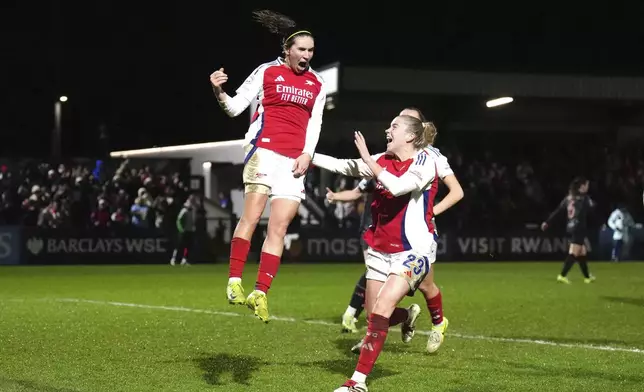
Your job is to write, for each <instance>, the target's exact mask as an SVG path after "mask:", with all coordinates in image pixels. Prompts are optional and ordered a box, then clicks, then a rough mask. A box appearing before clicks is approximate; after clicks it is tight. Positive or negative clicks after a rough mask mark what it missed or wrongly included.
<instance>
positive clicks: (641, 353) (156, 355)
mask: <svg viewBox="0 0 644 392" xmlns="http://www.w3.org/2000/svg"><path fill="white" fill-rule="evenodd" d="M590 267H591V270H592V272H593V273H594V274H595V275H596V276H597V281H596V282H595V283H594V284H591V285H587V284H584V283H583V282H582V279H581V275H580V273H579V270H578V268H577V267H575V268H574V269H573V271H572V272H571V274H570V275H569V276H570V278H571V279H572V280H573V284H571V285H562V284H557V283H556V282H555V279H554V278H555V276H556V275H557V273H558V272H559V268H560V264H559V263H519V262H517V263H496V264H492V263H480V264H477V263H462V264H457V263H449V264H448V263H440V262H439V263H437V264H436V280H437V283H438V285H439V286H440V287H441V290H442V292H443V301H444V306H445V315H446V316H447V317H448V318H449V319H450V329H449V330H448V334H447V337H446V340H445V343H444V344H443V346H442V347H441V349H440V351H439V352H438V353H437V354H436V355H428V354H426V353H425V351H424V348H425V343H426V336H424V335H422V334H417V335H416V337H415V338H414V340H413V341H412V342H411V343H410V344H408V345H405V344H403V343H402V342H401V340H400V329H399V327H394V328H392V330H391V331H390V332H389V336H388V339H387V343H386V345H385V349H384V351H383V353H382V355H381V356H380V359H379V361H378V362H377V364H376V367H375V370H374V373H373V374H372V376H371V377H370V378H369V380H368V385H369V390H370V391H373V392H377V391H398V390H400V391H432V392H438V391H494V392H497V391H522V392H527V391H539V392H542V391H557V392H562V391H584V392H587V391H641V390H643V389H642V388H644V263H624V264H611V263H591V264H590ZM256 271H257V266H256V264H249V265H248V266H247V268H246V271H245V278H244V286H245V288H246V292H247V293H248V292H250V290H251V289H252V284H253V283H254V281H255V276H256ZM361 272H362V268H361V266H360V265H359V264H355V265H338V264H324V265H310V264H307V265H297V264H288V265H283V266H282V267H281V270H280V272H279V274H278V276H277V277H276V280H275V281H274V284H273V288H272V289H271V291H270V293H269V309H270V311H271V315H272V316H276V318H275V319H274V320H272V321H271V322H270V323H269V324H267V325H265V324H263V323H262V322H260V321H259V320H257V319H255V318H254V317H251V316H250V311H249V310H248V309H246V308H245V307H241V306H231V305H228V304H227V302H226V300H225V295H224V293H225V285H226V281H227V266H225V265H195V266H192V267H187V268H186V267H184V268H181V267H174V268H172V267H170V266H167V265H155V266H61V267H6V268H0V391H2V392H23V391H24V392H26V391H39V392H40V391H43V392H72V391H87V392H103V391H105V392H107V391H110V392H114V391H128V392H129V391H141V392H147V391H150V392H151V391H155V392H156V391H177V392H178V391H182V392H184V391H191V392H192V391H194V392H198V391H261V392H267V391H293V390H306V391H333V390H334V389H335V388H337V387H339V386H340V385H341V384H342V383H343V382H344V381H345V379H346V378H347V377H348V376H350V375H351V374H352V372H353V370H354V367H355V364H356V361H357V356H355V355H353V354H351V353H350V352H349V351H348V350H349V348H350V347H351V345H352V344H354V343H355V342H356V341H357V340H358V339H359V338H360V337H361V334H354V335H348V334H341V333H340V327H339V319H340V316H341V314H342V312H343V311H344V310H345V308H346V306H347V302H348V300H349V297H350V294H351V291H352V289H353V285H354V284H355V282H356V281H357V279H358V277H359V275H360V274H361ZM412 301H415V302H417V303H419V304H421V305H422V308H423V313H422V315H421V318H420V320H419V330H427V329H429V324H430V321H429V318H428V316H427V311H426V308H425V306H424V301H423V300H422V298H421V297H420V296H419V295H417V296H416V297H415V298H408V299H406V300H405V302H404V304H405V305H409V304H410V303H411V302H412ZM361 325H362V326H364V320H363V319H362V320H361Z"/></svg>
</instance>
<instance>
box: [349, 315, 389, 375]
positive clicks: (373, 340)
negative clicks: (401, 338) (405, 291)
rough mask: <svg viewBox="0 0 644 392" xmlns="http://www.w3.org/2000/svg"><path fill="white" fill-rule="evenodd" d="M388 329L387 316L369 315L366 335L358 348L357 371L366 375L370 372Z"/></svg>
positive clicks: (385, 338) (383, 343)
mask: <svg viewBox="0 0 644 392" xmlns="http://www.w3.org/2000/svg"><path fill="white" fill-rule="evenodd" d="M388 331H389V319H388V318H386V317H382V316H381V315H379V314H372V315H371V316H369V326H368V327H367V336H366V337H365V338H364V342H363V344H362V349H361V350H360V358H358V366H356V371H357V372H360V373H362V374H364V375H367V376H368V375H369V373H371V370H372V369H373V365H374V364H375V363H376V360H377V359H378V355H380V352H381V351H382V347H383V346H384V345H385V340H387V332H388Z"/></svg>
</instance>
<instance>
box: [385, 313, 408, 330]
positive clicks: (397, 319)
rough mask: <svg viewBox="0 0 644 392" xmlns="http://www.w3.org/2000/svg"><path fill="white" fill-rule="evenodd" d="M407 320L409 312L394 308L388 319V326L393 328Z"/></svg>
mask: <svg viewBox="0 0 644 392" xmlns="http://www.w3.org/2000/svg"><path fill="white" fill-rule="evenodd" d="M408 318H409V311H408V310H407V309H405V308H396V309H394V312H393V313H392V314H391V317H389V326H390V327H393V326H394V325H398V324H400V323H404V322H405V321H407V319H408Z"/></svg>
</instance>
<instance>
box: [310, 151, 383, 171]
mask: <svg viewBox="0 0 644 392" xmlns="http://www.w3.org/2000/svg"><path fill="white" fill-rule="evenodd" d="M380 155H382V154H379V155H376V156H374V158H375V159H378V157H379V156H380ZM313 164H314V165H315V166H318V167H321V168H322V169H325V170H328V171H330V172H333V173H338V174H343V175H345V176H350V177H373V173H372V172H371V169H369V166H367V164H366V163H364V162H363V161H362V159H338V158H334V157H332V156H329V155H324V154H320V153H317V154H315V157H313Z"/></svg>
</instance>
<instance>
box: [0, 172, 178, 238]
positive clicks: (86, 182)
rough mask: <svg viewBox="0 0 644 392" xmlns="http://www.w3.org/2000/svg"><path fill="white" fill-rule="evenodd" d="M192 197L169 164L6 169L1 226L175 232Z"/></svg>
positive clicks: (0, 186)
mask: <svg viewBox="0 0 644 392" xmlns="http://www.w3.org/2000/svg"><path fill="white" fill-rule="evenodd" d="M182 177H183V178H182ZM188 192H189V190H188V187H187V186H186V182H185V176H182V175H181V174H180V172H179V171H173V169H172V167H171V165H168V164H167V162H166V163H165V164H163V165H156V166H154V165H152V166H151V165H147V164H143V163H141V162H131V161H128V160H125V161H122V162H107V163H105V162H102V161H90V160H76V161H74V162H69V163H60V164H51V163H47V162H32V161H28V160H27V161H21V162H11V163H4V164H2V165H1V166H0V194H1V195H2V196H1V201H0V224H3V225H22V226H31V227H33V226H39V227H43V228H75V229H86V228H90V227H95V228H108V227H134V228H137V227H140V228H151V227H156V228H159V229H163V228H166V227H167V228H171V227H172V226H173V225H174V219H175V217H176V215H177V214H178V212H179V210H180V209H181V205H182V203H183V202H184V200H185V199H186V198H187V193H188Z"/></svg>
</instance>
